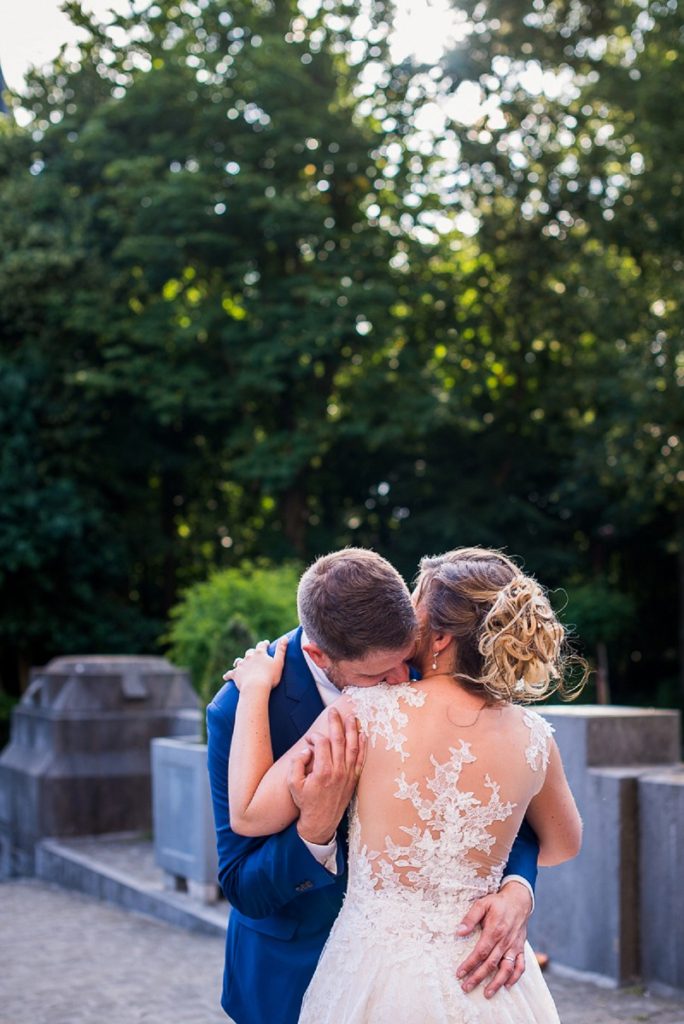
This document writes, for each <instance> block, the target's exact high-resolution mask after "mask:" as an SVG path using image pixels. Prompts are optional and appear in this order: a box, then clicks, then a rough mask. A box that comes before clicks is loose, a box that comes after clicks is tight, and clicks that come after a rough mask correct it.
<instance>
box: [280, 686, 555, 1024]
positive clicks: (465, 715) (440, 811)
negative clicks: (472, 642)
mask: <svg viewBox="0 0 684 1024" xmlns="http://www.w3.org/2000/svg"><path fill="white" fill-rule="evenodd" d="M456 685H457V684H455V683H454V682H453V681H452V680H448V679H446V678H444V677H441V678H432V679H430V680H429V681H425V682H422V683H407V684H402V685H394V686H390V685H387V684H380V685H379V686H373V687H367V688H360V687H349V688H348V689H347V690H345V695H344V697H343V700H342V702H341V703H343V704H344V705H345V707H344V710H345V711H352V712H353V713H355V714H356V716H357V718H358V720H359V722H360V725H361V728H362V730H363V732H365V733H366V735H367V737H368V741H369V743H368V754H367V758H366V763H365V766H364V770H363V773H362V776H361V779H360V782H359V786H358V788H357V792H356V796H355V798H354V801H353V803H352V806H351V808H350V832H349V886H348V891H347V897H346V900H345V904H344V907H343V909H342V912H341V914H340V917H339V918H338V920H337V921H336V923H335V926H334V927H333V931H332V933H331V936H330V938H329V939H328V943H327V945H326V948H325V949H324V952H323V956H322V958H321V961H320V963H319V967H318V970H317V972H316V974H315V976H314V979H313V981H312V983H311V986H310V987H309V990H308V992H307V995H306V997H305V1000H304V1006H303V1011H302V1017H301V1018H300V1020H301V1022H302V1024H309V1022H311V1024H313V1022H316V1024H323V1022H326V1021H330V1022H332V1021H336V1022H350V1024H351V1022H354V1024H363V1022H369V1024H370V1022H372V1024H385V1022H387V1024H390V1022H391V1024H414V1022H415V1024H418V1022H420V1024H425V1022H439V1024H442V1022H443V1024H460V1022H463V1024H490V1022H491V1024H493V1022H495V1021H496V1024H522V1022H525V1024H534V1022H542V1021H543V1022H544V1024H553V1022H556V1021H558V1017H557V1014H556V1011H555V1008H554V1006H553V1001H552V1000H551V997H550V995H549V993H548V989H547V988H546V985H545V983H544V981H543V979H542V978H541V975H540V974H539V971H538V968H537V965H536V961H535V962H534V965H533V967H532V964H531V963H528V973H529V974H530V978H529V980H528V981H525V979H526V978H527V974H526V975H524V976H523V979H522V981H521V982H520V983H518V984H517V985H516V986H514V987H513V988H512V989H510V990H508V989H502V990H501V991H500V992H499V993H497V995H496V996H495V998H494V999H493V1000H491V1001H489V1000H485V999H484V997H483V996H482V990H481V989H479V990H475V992H473V993H471V994H470V995H467V996H466V995H465V994H464V993H463V992H462V990H461V988H460V986H459V984H458V982H457V981H456V978H455V970H456V966H457V965H458V963H459V962H460V961H461V960H462V959H463V958H464V956H465V955H466V954H467V952H468V949H469V948H470V947H471V946H472V945H473V944H474V942H475V941H476V939H477V936H474V937H472V938H471V940H470V941H469V945H468V941H467V940H466V941H465V942H464V940H462V939H457V938H456V935H455V932H456V928H457V926H458V924H459V923H460V921H461V919H462V917H463V916H464V914H465V913H466V911H467V909H468V907H469V905H470V903H471V902H472V900H473V899H475V898H477V897H479V896H482V895H485V894H487V893H491V892H495V891H496V890H497V889H498V888H499V885H500V882H501V877H502V874H503V870H504V867H505V864H506V861H507V859H508V854H509V852H510V848H511V846H512V844H513V841H514V839H515V836H516V834H517V832H518V830H519V828H520V824H521V822H522V819H523V817H524V814H525V809H526V807H527V805H528V803H529V801H530V800H531V799H532V797H534V796H535V795H536V793H538V792H539V790H540V788H541V786H542V784H543V782H544V777H545V772H546V767H547V764H548V758H549V741H550V736H551V729H550V727H549V726H548V724H547V723H546V722H545V721H544V719H543V718H541V717H540V716H539V715H538V714H537V713H536V712H534V711H531V710H528V709H526V708H522V707H517V706H513V705H506V706H502V707H497V708H494V707H492V708H490V707H481V708H479V709H478V707H475V708H472V709H470V708H469V709H468V710H467V711H463V710H459V711H457V710H456V709H457V708H458V707H459V705H460V706H462V704H463V702H462V701H461V702H459V701H458V700H455V697H456V696H457V693H455V692H454V688H455V687H456ZM527 960H528V961H530V960H533V957H530V956H527ZM534 968H537V969H536V975H535V973H534ZM523 982H525V984H523Z"/></svg>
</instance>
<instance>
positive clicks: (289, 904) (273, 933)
mask: <svg viewBox="0 0 684 1024" xmlns="http://www.w3.org/2000/svg"><path fill="white" fill-rule="evenodd" d="M288 635H289V637H290V642H289V644H288V647H287V653H286V656H285V668H284V670H283V676H282V679H281V682H280V684H279V685H278V686H276V688H275V689H274V690H273V692H272V694H271V700H270V705H269V719H270V724H271V739H272V743H273V754H274V757H276V758H278V757H280V756H281V754H284V753H285V751H287V750H289V748H290V747H291V746H292V745H293V744H294V743H296V742H297V740H298V739H300V738H301V737H302V736H303V735H304V733H305V732H306V731H307V730H308V729H309V727H310V726H311V725H312V724H313V722H314V721H315V719H316V718H317V717H318V715H319V714H320V713H321V711H322V710H323V703H322V701H321V698H320V696H319V694H318V690H317V689H316V684H315V683H314V680H313V676H312V675H311V672H310V671H309V667H308V665H307V664H306V661H305V659H304V655H303V653H302V648H301V635H302V630H301V627H300V628H299V629H296V630H294V631H293V632H292V633H290V634H288ZM271 653H273V647H272V648H271ZM237 702H238V691H237V688H236V687H235V685H234V683H227V684H226V685H225V686H224V687H223V689H222V690H220V692H219V693H218V694H217V696H216V697H215V698H214V700H213V701H212V703H211V704H210V705H209V707H208V709H207V727H208V744H209V778H210V781H211V792H212V799H213V804H214V817H215V821H216V834H217V842H218V859H219V882H220V884H221V888H222V889H223V893H224V895H225V897H226V899H227V900H228V901H229V903H230V904H231V906H232V908H233V909H232V911H231V914H230V919H229V922H228V935H227V937H226V963H225V971H224V976H223V995H222V998H221V1005H222V1006H223V1009H224V1010H225V1011H226V1013H227V1014H228V1015H229V1016H231V1017H232V1018H233V1019H234V1020H235V1022H236V1024H296V1022H297V1020H298V1018H299V1011H300V1007H301V1002H302V997H303V995H304V992H305V990H306V988H307V986H308V984H309V982H310V981H311V978H312V976H313V973H314V970H315V968H316V964H317V962H318V958H319V956H320V954H321V950H322V949H323V945H324V943H325V940H326V939H327V937H328V933H329V932H330V929H331V927H332V924H333V921H334V920H335V918H336V917H337V915H338V913H339V910H340V907H341V906H342V899H343V897H344V892H345V888H346V884H347V872H346V829H345V822H343V823H342V825H341V826H340V829H339V830H338V839H339V840H340V841H339V842H338V853H337V868H338V874H337V875H332V874H330V872H328V871H326V869H325V868H324V867H322V866H321V865H320V864H319V863H318V862H317V861H316V860H315V858H314V857H313V856H312V855H311V853H310V852H309V850H308V849H307V848H306V846H305V845H304V843H303V842H302V840H301V839H300V838H299V835H298V833H297V829H296V824H292V825H290V826H289V828H286V829H285V830H284V831H283V832H279V833H278V834H277V835H274V836H268V837H266V838H260V839H248V838H244V837H243V836H238V835H236V834H235V833H234V832H232V831H231V828H230V820H229V814H228V755H229V752H230V744H231V740H232V738H233V727H234V724H235V711H236V707H237ZM537 853H538V845H537V842H536V838H535V837H534V833H533V832H532V830H531V829H529V828H528V827H526V826H525V825H523V829H522V830H521V832H520V834H519V835H518V838H517V839H516V841H515V843H514V845H513V849H512V851H511V856H510V858H509V861H508V866H507V873H508V874H516V875H522V876H523V877H524V878H526V879H527V880H528V881H529V882H530V884H532V885H534V882H535V880H536V874H537ZM456 923H457V922H456Z"/></svg>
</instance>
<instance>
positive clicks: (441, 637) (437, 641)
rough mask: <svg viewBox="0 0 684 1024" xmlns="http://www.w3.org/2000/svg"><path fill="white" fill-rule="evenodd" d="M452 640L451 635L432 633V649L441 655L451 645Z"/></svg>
mask: <svg viewBox="0 0 684 1024" xmlns="http://www.w3.org/2000/svg"><path fill="white" fill-rule="evenodd" d="M453 642H454V638H453V636H452V635H451V633H433V634H432V649H433V651H437V653H438V654H441V653H442V651H445V650H446V649H447V647H448V646H449V644H453Z"/></svg>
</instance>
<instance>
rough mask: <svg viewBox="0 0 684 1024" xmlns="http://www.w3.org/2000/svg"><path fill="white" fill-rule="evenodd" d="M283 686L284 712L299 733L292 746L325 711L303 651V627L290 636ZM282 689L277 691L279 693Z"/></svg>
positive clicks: (292, 740)
mask: <svg viewBox="0 0 684 1024" xmlns="http://www.w3.org/2000/svg"><path fill="white" fill-rule="evenodd" d="M280 686H281V687H282V691H281V692H282V694H283V696H284V704H285V708H284V710H285V712H286V714H287V715H288V717H289V719H290V722H291V724H292V726H293V727H294V730H295V732H296V735H294V736H293V737H292V739H291V741H290V743H289V744H288V746H289V745H291V744H292V743H296V742H297V740H298V739H299V738H300V736H303V735H304V733H305V732H306V731H307V729H308V728H309V727H310V726H311V725H313V723H314V722H315V721H316V719H317V718H318V716H319V715H320V713H321V711H323V701H322V700H321V698H320V694H319V692H318V690H317V689H316V683H315V682H314V678H313V676H312V675H311V671H310V670H309V666H308V665H307V663H306V660H305V658H304V653H303V651H302V627H301V626H300V627H299V628H298V629H296V630H295V631H294V633H291V634H290V641H289V643H288V645H287V654H286V655H285V668H284V669H283V678H282V681H281V684H280ZM279 688H280V687H278V688H276V692H277V689H279ZM288 732H290V730H288Z"/></svg>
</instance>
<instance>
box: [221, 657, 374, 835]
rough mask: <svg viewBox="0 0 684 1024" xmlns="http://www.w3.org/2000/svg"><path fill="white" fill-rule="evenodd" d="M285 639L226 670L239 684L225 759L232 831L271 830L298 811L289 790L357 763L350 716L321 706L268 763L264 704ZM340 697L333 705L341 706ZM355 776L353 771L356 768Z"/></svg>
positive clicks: (359, 746) (359, 747) (358, 746)
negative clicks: (297, 738) (310, 721)
mask: <svg viewBox="0 0 684 1024" xmlns="http://www.w3.org/2000/svg"><path fill="white" fill-rule="evenodd" d="M286 644H287V641H286V640H281V641H279V643H278V646H277V647H276V651H275V656H274V657H273V658H271V657H269V655H268V653H267V651H266V644H265V643H264V644H259V645H258V647H257V649H256V650H255V651H254V652H253V653H252V654H250V655H249V656H247V657H245V659H244V660H243V661H242V662H241V663H240V664H239V666H238V667H237V668H236V669H235V670H234V671H233V672H231V673H230V677H231V678H233V680H234V681H235V683H236V685H237V686H238V688H239V689H240V699H239V701H238V706H237V714H236V717H235V730H234V732H233V742H232V745H231V751H230V759H229V762H228V804H229V808H230V827H231V829H232V830H233V831H234V832H236V833H237V834H238V835H243V836H264V835H272V834H273V833H275V832H280V831H282V830H283V829H284V828H287V826H288V825H290V824H291V823H292V822H293V821H294V820H295V819H296V818H297V817H298V815H299V808H298V806H297V803H295V800H294V799H293V796H292V791H294V793H295V796H297V795H298V794H299V793H300V792H301V790H302V789H303V788H304V787H306V786H307V785H313V784H322V785H326V783H327V785H328V786H329V785H330V781H331V780H330V776H331V775H333V774H335V773H337V775H349V773H350V768H351V769H352V770H353V772H354V773H355V774H356V769H357V766H358V772H360V767H361V765H362V763H363V754H364V752H365V751H364V750H363V742H362V740H361V741H360V739H359V734H358V728H357V725H356V721H355V719H354V718H353V716H349V717H348V718H347V721H346V722H345V723H344V725H343V722H342V719H341V718H340V716H339V712H338V710H337V709H336V708H334V707H333V708H328V709H326V710H325V711H324V712H323V713H322V714H321V715H319V717H318V718H317V719H316V721H315V722H314V724H313V726H312V728H311V730H310V731H309V733H307V735H306V736H305V737H303V738H302V739H301V740H300V741H299V742H298V743H296V744H295V745H294V746H293V747H291V749H290V750H289V751H288V752H287V753H286V754H284V755H283V756H282V757H281V758H279V760H278V761H276V762H275V764H274V763H273V750H272V747H271V732H270V727H269V720H268V704H269V697H270V694H271V690H272V689H273V687H274V686H276V685H277V684H278V682H279V680H280V676H281V674H282V667H283V662H284V658H285V647H286ZM347 703H348V702H347V701H346V699H345V698H341V700H340V701H338V702H337V705H338V706H339V705H343V707H341V708H340V710H346V704H347ZM356 777H358V774H356Z"/></svg>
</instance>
